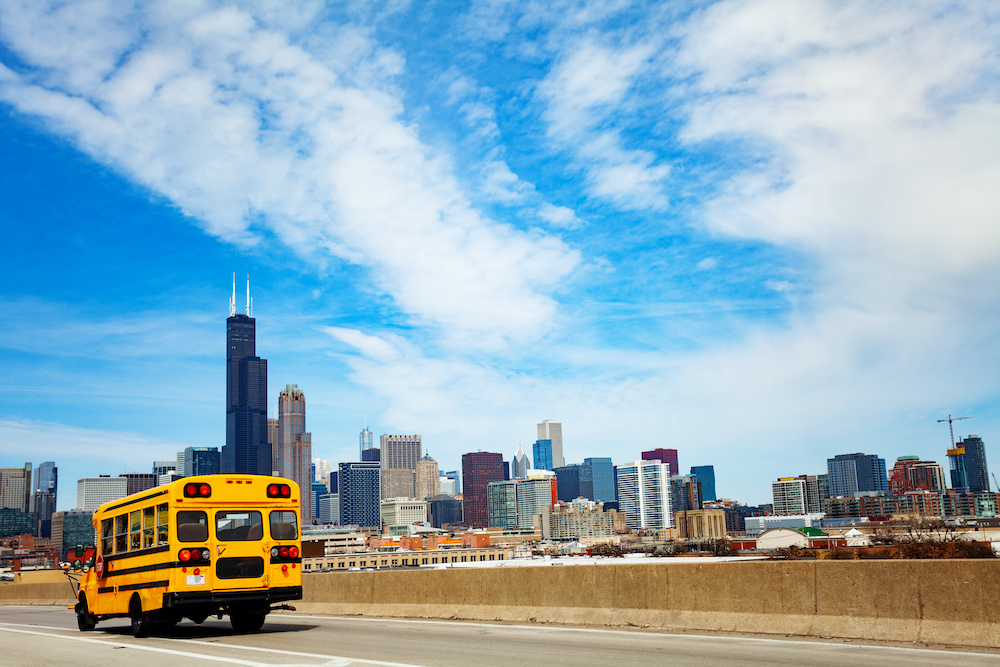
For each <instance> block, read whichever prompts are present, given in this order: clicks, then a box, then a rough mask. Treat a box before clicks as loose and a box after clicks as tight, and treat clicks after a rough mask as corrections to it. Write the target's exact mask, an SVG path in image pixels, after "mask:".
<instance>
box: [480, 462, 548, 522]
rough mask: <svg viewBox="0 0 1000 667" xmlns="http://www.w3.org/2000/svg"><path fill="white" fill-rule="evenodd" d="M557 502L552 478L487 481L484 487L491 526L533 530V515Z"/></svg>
mask: <svg viewBox="0 0 1000 667" xmlns="http://www.w3.org/2000/svg"><path fill="white" fill-rule="evenodd" d="M557 502H559V498H558V496H557V494H556V478H555V477H554V476H552V477H550V476H542V475H539V476H537V477H534V478H530V477H529V478H528V479H512V480H507V481H503V480H501V481H496V482H490V483H489V484H488V486H487V503H488V512H489V519H488V520H489V525H490V526H491V527H496V528H532V527H534V520H535V516H537V515H540V514H542V513H544V512H545V509H546V508H547V507H551V506H552V505H553V504H555V503H557Z"/></svg>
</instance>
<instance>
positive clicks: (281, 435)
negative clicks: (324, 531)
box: [276, 384, 315, 525]
mask: <svg viewBox="0 0 1000 667" xmlns="http://www.w3.org/2000/svg"><path fill="white" fill-rule="evenodd" d="M278 453H279V455H278V457H276V458H278V463H279V466H280V467H279V468H278V474H279V475H281V476H282V477H287V478H288V479H290V480H292V481H294V482H295V483H297V484H298V485H299V488H300V489H301V490H302V509H301V512H302V523H303V524H305V525H307V524H311V523H312V520H313V516H314V509H315V507H314V505H313V504H312V503H310V502H307V498H308V496H309V490H310V489H312V483H313V475H312V434H311V433H309V432H307V431H306V395H305V394H303V393H302V392H301V391H300V390H299V387H298V385H295V384H289V385H285V389H284V391H282V392H281V393H280V394H278Z"/></svg>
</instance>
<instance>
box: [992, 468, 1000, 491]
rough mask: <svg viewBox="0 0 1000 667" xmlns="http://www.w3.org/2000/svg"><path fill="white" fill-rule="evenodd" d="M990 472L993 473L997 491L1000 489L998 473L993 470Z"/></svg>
mask: <svg viewBox="0 0 1000 667" xmlns="http://www.w3.org/2000/svg"><path fill="white" fill-rule="evenodd" d="M990 474H991V475H993V483H994V484H995V485H996V487H997V491H1000V482H997V474H996V473H995V472H991V473H990Z"/></svg>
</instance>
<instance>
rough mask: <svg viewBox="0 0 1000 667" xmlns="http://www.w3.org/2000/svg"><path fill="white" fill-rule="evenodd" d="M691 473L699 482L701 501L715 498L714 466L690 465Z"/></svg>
mask: <svg viewBox="0 0 1000 667" xmlns="http://www.w3.org/2000/svg"><path fill="white" fill-rule="evenodd" d="M691 474H692V475H694V476H695V477H697V478H698V483H699V484H701V500H702V502H705V501H712V500H715V499H716V496H715V466H691Z"/></svg>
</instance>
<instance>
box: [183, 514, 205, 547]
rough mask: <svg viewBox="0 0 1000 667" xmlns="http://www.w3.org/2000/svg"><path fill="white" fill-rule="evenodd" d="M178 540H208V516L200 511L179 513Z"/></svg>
mask: <svg viewBox="0 0 1000 667" xmlns="http://www.w3.org/2000/svg"><path fill="white" fill-rule="evenodd" d="M177 540H178V541H180V542H205V541H206V540H208V515H207V514H205V513H204V512H200V511H186V512H178V513H177Z"/></svg>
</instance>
